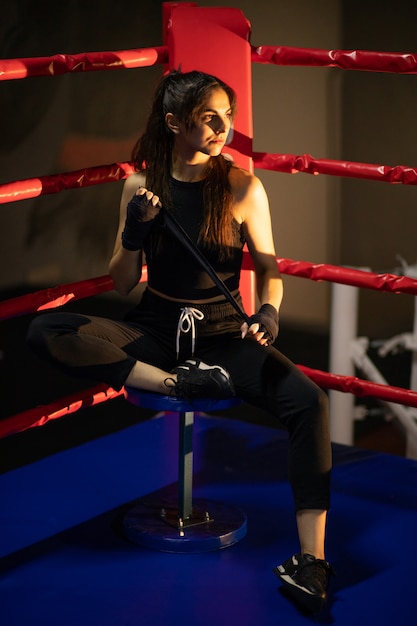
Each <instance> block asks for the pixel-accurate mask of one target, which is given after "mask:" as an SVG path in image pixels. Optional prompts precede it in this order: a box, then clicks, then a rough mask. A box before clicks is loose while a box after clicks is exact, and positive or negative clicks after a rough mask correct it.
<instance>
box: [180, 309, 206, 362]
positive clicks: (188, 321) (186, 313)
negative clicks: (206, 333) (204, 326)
mask: <svg viewBox="0 0 417 626" xmlns="http://www.w3.org/2000/svg"><path fill="white" fill-rule="evenodd" d="M203 319H204V313H203V312H202V311H200V309H196V308H195V307H193V306H185V307H183V308H182V309H181V315H180V317H179V319H178V325H177V339H176V350H177V359H178V358H179V354H180V338H181V333H184V334H185V335H186V334H187V333H189V332H190V331H191V356H193V355H194V348H195V336H196V332H195V320H199V321H201V320H203Z"/></svg>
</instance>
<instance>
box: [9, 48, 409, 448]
mask: <svg viewBox="0 0 417 626" xmlns="http://www.w3.org/2000/svg"><path fill="white" fill-rule="evenodd" d="M251 59H252V62H253V63H264V64H274V65H287V66H296V65H299V66H300V65H302V66H309V67H329V68H330V67H334V68H339V69H343V70H362V71H372V72H395V73H398V74H417V54H414V53H406V54H402V53H386V52H370V51H361V50H319V49H312V48H294V47H286V46H279V47H272V46H256V47H255V46H251ZM167 60H168V49H167V47H166V46H160V47H155V48H142V49H135V50H122V51H117V52H98V53H82V54H76V55H68V54H58V55H54V56H51V57H40V58H21V59H3V60H0V80H16V79H23V78H30V77H33V76H45V77H46V76H49V77H52V76H57V75H60V74H64V73H76V72H90V71H103V70H116V69H127V68H138V67H148V66H151V65H156V64H164V63H166V62H167ZM237 145H242V146H245V145H246V144H245V142H244V141H243V142H241V144H239V138H238V137H237V138H236V146H237ZM250 156H251V157H252V159H253V162H254V167H256V168H259V169H269V170H274V171H279V172H285V173H291V174H293V173H296V172H303V173H309V174H313V175H318V174H324V175H332V176H345V177H355V178H365V179H370V180H376V181H382V182H388V183H400V184H404V185H415V184H417V169H416V168H413V167H408V166H401V165H398V166H394V167H390V166H386V165H376V164H366V163H351V162H347V161H333V160H329V159H315V158H314V157H312V156H310V155H307V154H304V155H289V154H268V153H264V152H254V153H252V154H251V155H250ZM132 172H133V166H132V164H131V163H113V164H110V165H100V166H97V167H91V168H86V169H83V170H78V171H75V172H67V173H63V174H57V175H53V176H40V177H38V178H32V179H26V180H20V181H14V182H10V183H6V184H2V185H0V204H5V203H9V202H15V201H17V200H23V199H28V198H34V197H37V196H40V195H44V194H51V193H57V192H60V191H62V190H65V189H73V188H77V187H87V186H91V185H98V184H104V183H108V182H115V181H118V180H121V179H124V178H127V177H128V176H129V175H130V174H131V173H132ZM277 263H278V266H279V269H280V271H281V272H282V273H283V274H289V275H293V276H299V277H303V278H308V279H310V280H315V281H322V280H325V281H330V282H336V283H342V284H346V285H352V286H356V287H362V288H368V289H377V290H380V291H386V292H391V293H407V294H412V295H417V281H416V280H413V279H411V278H408V277H405V276H396V275H393V274H374V273H372V272H365V271H362V270H355V269H349V268H343V267H337V266H331V265H324V264H312V263H307V262H304V261H292V260H290V259H277ZM243 267H244V269H250V268H251V267H252V265H251V260H250V257H249V254H248V253H245V256H244V261H243ZM143 279H144V280H146V275H145V276H144V278H143ZM112 289H113V282H112V280H111V278H110V277H109V276H101V277H97V278H92V279H90V280H85V281H81V282H77V283H71V284H68V285H61V286H59V287H56V288H53V289H45V290H42V291H39V292H36V293H33V294H28V295H25V296H21V297H18V298H12V299H10V300H7V301H5V302H2V303H0V320H1V319H3V320H5V319H9V318H11V317H16V316H18V315H25V314H28V313H34V312H36V311H40V310H43V309H47V308H55V307H58V306H62V305H63V304H65V303H67V302H68V301H70V300H74V299H80V298H85V297H87V296H91V295H96V294H99V293H103V292H105V291H110V290H112ZM298 367H299V368H300V370H301V371H303V372H304V373H305V374H306V375H307V376H308V377H310V378H311V379H312V380H313V381H314V382H316V383H317V384H318V385H319V386H321V387H323V388H326V389H334V390H337V391H342V392H346V393H352V394H354V395H356V396H372V397H375V398H379V399H382V400H385V401H391V402H397V403H401V404H405V405H408V406H412V407H417V393H416V392H413V391H410V390H408V389H403V388H398V387H389V386H387V385H381V384H378V383H372V382H368V381H365V380H361V379H358V378H355V377H349V376H339V375H335V374H329V373H326V372H321V371H319V370H313V369H311V368H308V367H305V366H303V365H299V366H298ZM122 394H123V390H121V391H115V390H114V389H111V388H109V387H107V386H106V385H98V386H97V387H94V388H93V389H90V390H87V391H84V392H82V393H78V394H76V395H72V396H69V397H66V398H62V399H61V400H58V401H56V402H53V403H51V404H49V405H45V406H42V407H36V408H34V409H30V410H27V411H24V412H22V413H19V414H17V415H15V416H11V417H8V418H6V419H4V420H2V421H0V438H3V437H6V436H8V435H11V434H14V433H18V432H22V431H24V430H26V429H28V428H32V427H35V426H42V425H43V424H45V423H47V422H48V421H50V420H53V419H57V418H59V417H61V416H63V415H67V414H69V413H73V412H75V411H78V410H79V409H81V408H83V407H87V406H93V405H95V404H98V403H101V402H104V401H107V400H109V399H112V398H115V397H118V396H120V395H122Z"/></svg>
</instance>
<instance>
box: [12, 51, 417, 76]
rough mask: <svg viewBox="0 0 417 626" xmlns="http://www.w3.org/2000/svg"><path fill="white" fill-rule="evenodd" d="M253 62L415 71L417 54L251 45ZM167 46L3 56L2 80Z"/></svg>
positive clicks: (105, 63)
mask: <svg viewBox="0 0 417 626" xmlns="http://www.w3.org/2000/svg"><path fill="white" fill-rule="evenodd" d="M251 50H252V54H251V59H252V62H253V63H265V64H275V65H287V66H295V65H302V66H306V67H337V68H339V69H343V70H362V71H372V72H395V73H397V74H416V73H417V55H416V54H414V53H397V52H372V51H368V50H321V49H317V48H296V47H289V46H251ZM166 60H167V47H166V46H159V47H155V48H138V49H133V50H119V51H116V52H89V53H87V52H83V53H80V54H73V55H70V54H56V55H53V56H49V57H26V58H21V59H0V80H16V79H20V78H28V77H31V76H57V75H59V74H64V73H67V72H73V73H75V72H92V71H100V70H117V69H124V68H136V67H148V66H150V65H157V64H162V63H165V62H166Z"/></svg>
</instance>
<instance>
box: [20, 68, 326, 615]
mask: <svg viewBox="0 0 417 626" xmlns="http://www.w3.org/2000/svg"><path fill="white" fill-rule="evenodd" d="M235 113H236V98H235V94H234V92H233V90H232V89H231V88H230V87H229V86H228V85H226V84H225V83H224V82H222V81H221V80H219V79H218V78H216V77H214V76H210V75H208V74H205V73H202V72H197V71H193V72H188V73H182V72H177V71H175V72H171V73H169V74H168V75H166V76H165V77H164V78H163V79H162V81H161V83H160V84H159V86H158V88H157V90H156V94H155V98H154V101H153V106H152V110H151V113H150V116H149V119H148V123H147V127H146V129H145V132H144V133H143V135H142V136H141V137H140V139H139V140H138V142H137V144H136V146H135V148H134V150H133V160H134V163H135V166H136V172H135V173H134V174H133V175H132V176H130V177H129V178H128V179H127V180H126V182H125V185H124V189H123V193H122V198H121V203H120V221H119V229H118V233H117V236H116V242H115V246H114V252H113V256H112V258H111V261H110V274H111V276H112V278H113V280H114V285H115V289H116V290H117V291H118V292H119V293H120V294H123V295H126V294H128V293H129V292H130V291H131V290H132V289H133V288H134V287H135V286H136V285H137V283H138V281H139V279H140V277H141V271H142V263H143V262H144V255H145V257H146V263H147V266H148V285H147V288H146V290H145V291H144V294H143V297H142V299H141V301H140V303H139V304H138V306H137V307H136V308H135V309H134V310H133V311H132V312H131V313H130V314H129V315H128V316H127V318H126V319H125V320H123V321H122V322H115V321H111V320H107V319H103V318H97V317H91V316H85V315H78V314H68V313H62V312H61V313H49V314H47V315H44V316H40V317H38V318H37V319H35V320H34V322H33V323H32V325H31V327H30V330H29V335H28V340H29V342H30V344H31V345H32V346H33V348H34V349H35V350H36V351H37V352H38V353H39V354H40V355H41V356H43V357H45V358H47V359H49V360H52V361H53V362H54V363H56V364H57V365H58V366H59V367H61V368H62V369H64V370H65V371H66V372H68V373H70V374H72V375H75V376H83V377H89V378H92V379H95V380H100V381H103V382H106V383H108V384H109V385H110V386H112V387H113V388H116V389H120V388H121V387H122V386H123V385H127V386H131V387H137V388H141V389H147V390H151V391H154V392H160V393H165V394H166V393H167V392H169V393H173V394H176V395H178V396H182V397H187V398H189V399H190V400H191V401H192V399H193V398H195V397H201V396H207V395H209V396H215V397H223V396H227V395H230V394H231V393H234V392H235V393H236V394H237V395H239V396H240V397H242V398H243V399H244V400H246V401H247V402H248V403H250V404H252V405H254V406H256V407H259V408H261V409H264V410H267V411H268V412H269V413H271V414H272V415H274V416H275V417H276V418H277V419H278V420H279V421H280V422H281V423H282V424H283V425H284V426H285V428H286V429H287V430H288V434H289V477H290V482H291V486H292V490H293V494H294V504H295V512H296V522H297V529H298V535H299V540H300V550H299V552H298V553H297V554H295V555H294V556H293V557H292V558H290V559H288V560H287V561H285V562H284V563H283V564H282V565H278V566H277V567H276V568H275V570H274V571H275V573H276V574H277V575H278V576H279V578H280V579H281V580H282V582H283V583H284V585H285V587H286V588H287V590H288V591H289V593H290V594H291V596H292V597H293V598H294V599H295V600H296V601H297V602H299V603H301V604H303V605H304V606H305V607H307V608H309V609H311V610H313V611H315V610H318V609H320V608H321V607H322V606H323V604H324V602H325V600H326V594H327V585H328V579H329V575H330V573H331V568H330V565H329V564H328V563H327V561H325V554H324V542H325V525H326V513H327V510H328V508H329V483H330V469H331V448H330V438H329V428H328V415H327V397H326V395H325V394H324V393H323V392H322V391H321V390H320V389H319V388H318V387H316V386H315V385H314V384H313V383H312V382H311V381H310V380H309V379H308V378H306V377H305V376H303V375H302V374H301V373H300V371H299V370H298V368H297V367H296V366H295V365H293V364H292V363H291V362H290V361H289V360H288V359H287V358H285V357H284V356H283V355H282V354H281V353H280V352H279V351H278V350H277V349H276V348H275V347H274V346H273V343H274V341H275V339H276V338H277V335H278V311H279V308H280V305H281V300H282V295H283V287H282V280H281V277H280V274H279V271H278V269H277V264H276V252H275V248H274V242H273V236H272V228H271V218H270V212H269V206H268V199H267V196H266V193H265V190H264V188H263V186H262V184H261V182H260V181H259V179H258V178H257V177H256V176H254V175H252V174H251V173H249V172H247V171H245V170H243V169H241V168H239V167H236V166H235V165H234V164H233V163H231V161H230V160H228V159H226V158H224V157H223V156H222V149H223V147H224V145H225V142H226V139H227V136H228V133H229V131H230V129H231V125H232V122H233V118H234V116H235ZM166 212H168V213H169V214H170V215H172V216H173V217H174V218H176V220H177V221H178V222H179V223H180V225H181V226H182V227H183V229H184V230H185V231H186V232H187V233H188V235H189V236H190V238H191V239H192V240H193V242H194V243H195V244H196V245H197V246H198V248H199V249H200V250H201V252H202V253H203V254H204V256H205V257H206V259H207V260H208V261H209V262H210V263H211V265H212V266H213V267H214V269H215V271H216V273H217V274H218V276H219V277H220V278H221V279H222V280H223V282H224V283H225V284H226V286H227V287H228V288H229V290H230V291H231V293H232V294H233V296H234V297H235V299H236V300H237V302H238V303H241V298H240V295H239V278H240V268H241V261H242V248H243V246H244V244H245V243H246V244H247V246H248V249H249V252H250V254H251V257H252V259H253V264H254V268H255V274H256V284H257V295H258V298H259V302H260V308H259V311H258V312H257V313H256V314H255V315H253V316H252V317H251V318H250V319H249V323H246V322H244V323H242V318H241V317H240V315H239V314H238V313H237V312H236V309H235V308H234V307H233V306H232V304H231V303H230V302H229V301H228V300H227V299H226V298H225V296H224V295H223V293H222V291H221V290H220V289H219V288H218V286H216V284H215V282H213V280H212V278H210V276H209V274H207V273H206V272H205V271H204V269H202V267H201V265H199V264H198V263H197V262H196V261H195V260H194V258H193V257H192V256H191V255H190V253H189V252H188V251H187V250H186V248H185V247H183V246H182V245H181V244H180V243H178V241H177V240H176V238H175V237H174V236H173V235H172V234H171V232H170V231H169V229H168V228H166V225H165V221H164V213H165V214H166Z"/></svg>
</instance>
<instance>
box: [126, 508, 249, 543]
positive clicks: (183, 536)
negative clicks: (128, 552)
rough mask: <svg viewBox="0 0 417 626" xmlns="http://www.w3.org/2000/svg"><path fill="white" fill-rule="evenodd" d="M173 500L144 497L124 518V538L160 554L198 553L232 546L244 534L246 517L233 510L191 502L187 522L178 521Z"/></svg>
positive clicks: (236, 509) (235, 509)
mask: <svg viewBox="0 0 417 626" xmlns="http://www.w3.org/2000/svg"><path fill="white" fill-rule="evenodd" d="M176 507H177V502H176V500H175V499H173V500H171V501H169V500H164V499H161V498H160V497H154V498H153V497H152V496H149V497H146V498H143V499H141V500H140V501H138V502H137V503H136V504H135V505H134V506H133V507H132V508H131V509H130V510H129V511H128V512H127V513H126V515H125V516H124V520H123V528H124V533H125V535H126V537H127V538H128V539H129V540H130V541H132V542H133V543H137V544H139V545H142V546H145V547H147V548H151V549H153V550H159V551H160V552H183V553H184V552H186V553H192V552H194V553H200V552H210V551H212V550H220V549H221V548H227V547H229V546H232V545H234V544H235V543H237V542H238V541H240V539H243V537H244V536H245V535H246V529H247V520H246V515H245V514H244V513H243V512H242V511H240V510H239V509H238V508H236V507H232V506H230V505H227V504H224V503H222V502H215V501H213V500H201V499H198V498H197V499H195V500H194V501H193V508H192V510H193V512H192V515H191V516H190V518H189V519H187V520H179V519H178V513H177V509H176Z"/></svg>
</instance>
